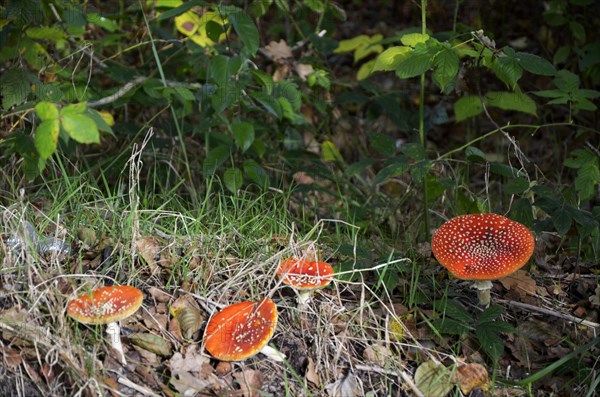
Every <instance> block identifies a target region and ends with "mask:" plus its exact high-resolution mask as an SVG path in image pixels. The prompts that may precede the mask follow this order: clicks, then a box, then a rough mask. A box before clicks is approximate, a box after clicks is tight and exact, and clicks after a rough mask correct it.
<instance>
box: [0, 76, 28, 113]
mask: <svg viewBox="0 0 600 397" xmlns="http://www.w3.org/2000/svg"><path fill="white" fill-rule="evenodd" d="M30 92H31V87H30V84H29V82H28V79H27V74H26V73H25V72H24V71H23V70H21V69H8V70H6V71H4V72H3V73H2V75H1V76H0V94H1V95H2V107H3V108H4V110H8V109H10V108H11V107H13V106H15V105H20V104H22V103H23V102H25V100H26V99H27V95H28V94H29V93H30Z"/></svg>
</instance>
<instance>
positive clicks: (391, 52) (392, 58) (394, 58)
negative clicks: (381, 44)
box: [372, 46, 412, 72]
mask: <svg viewBox="0 0 600 397" xmlns="http://www.w3.org/2000/svg"><path fill="white" fill-rule="evenodd" d="M411 52H412V50H411V48H410V47H405V46H395V47H390V48H388V49H387V50H385V51H384V52H382V53H381V54H379V55H378V56H377V58H375V64H374V65H373V70H372V72H377V71H380V70H385V71H393V70H396V69H397V68H398V65H399V64H400V62H402V60H404V59H405V58H406V57H407V56H409V55H410V53H411Z"/></svg>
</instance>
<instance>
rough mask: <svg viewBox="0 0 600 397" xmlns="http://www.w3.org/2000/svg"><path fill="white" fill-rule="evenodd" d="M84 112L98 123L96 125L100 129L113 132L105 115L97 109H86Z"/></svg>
mask: <svg viewBox="0 0 600 397" xmlns="http://www.w3.org/2000/svg"><path fill="white" fill-rule="evenodd" d="M84 114H85V115H86V116H88V117H89V118H91V119H92V120H94V123H96V127H98V130H100V131H104V132H108V133H109V134H113V130H112V128H110V125H108V123H107V122H106V120H105V119H104V117H102V115H101V114H100V112H98V111H97V110H95V109H86V110H85V112H84ZM113 135H114V134H113Z"/></svg>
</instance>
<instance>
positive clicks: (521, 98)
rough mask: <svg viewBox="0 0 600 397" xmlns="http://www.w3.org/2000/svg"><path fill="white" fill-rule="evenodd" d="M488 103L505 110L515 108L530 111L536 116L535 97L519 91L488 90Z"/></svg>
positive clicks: (486, 98) (520, 110)
mask: <svg viewBox="0 0 600 397" xmlns="http://www.w3.org/2000/svg"><path fill="white" fill-rule="evenodd" d="M485 100H486V105H489V106H494V107H497V108H500V109H504V110H515V111H518V112H523V113H529V114H532V115H534V116H536V115H537V113H536V110H537V109H536V105H535V102H534V101H533V99H531V98H530V97H528V96H527V95H525V94H523V93H521V92H519V91H517V92H506V91H499V92H488V93H487V94H485Z"/></svg>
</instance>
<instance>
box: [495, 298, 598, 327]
mask: <svg viewBox="0 0 600 397" xmlns="http://www.w3.org/2000/svg"><path fill="white" fill-rule="evenodd" d="M496 302H498V303H505V304H507V305H509V306H514V307H518V308H519V309H523V310H531V311H534V312H538V313H542V314H547V315H549V316H553V317H558V318H562V319H563V320H566V321H570V322H573V323H576V324H579V325H585V326H586V327H590V328H596V329H598V328H599V327H600V324H598V323H595V322H592V321H588V320H584V319H582V318H579V317H575V316H572V315H570V314H565V313H561V312H558V311H555V310H550V309H544V308H543V307H537V306H534V305H529V304H527V303H521V302H516V301H509V300H502V299H499V300H497V301H496Z"/></svg>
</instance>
